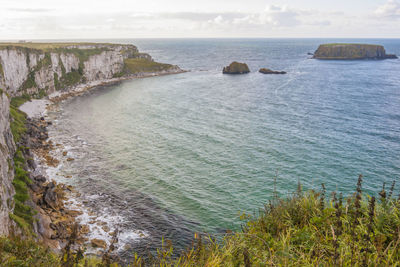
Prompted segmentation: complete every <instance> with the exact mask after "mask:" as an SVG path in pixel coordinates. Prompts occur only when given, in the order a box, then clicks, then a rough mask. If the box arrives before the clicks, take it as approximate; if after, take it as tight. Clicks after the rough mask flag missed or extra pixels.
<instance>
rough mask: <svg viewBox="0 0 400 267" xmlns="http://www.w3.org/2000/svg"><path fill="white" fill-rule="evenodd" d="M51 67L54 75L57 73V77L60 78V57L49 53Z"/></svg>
mask: <svg viewBox="0 0 400 267" xmlns="http://www.w3.org/2000/svg"><path fill="white" fill-rule="evenodd" d="M50 57H51V67H52V69H53V72H54V73H57V75H58V77H61V75H62V69H61V65H60V56H59V54H57V53H51V54H50Z"/></svg>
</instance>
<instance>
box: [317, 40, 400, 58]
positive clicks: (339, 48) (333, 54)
mask: <svg viewBox="0 0 400 267" xmlns="http://www.w3.org/2000/svg"><path fill="white" fill-rule="evenodd" d="M313 58H316V59H333V60H334V59H339V60H341V59H388V58H397V56H396V55H391V54H386V51H385V48H384V47H383V46H382V45H372V44H340V43H338V44H322V45H320V46H319V47H318V49H317V51H315V53H314V56H313Z"/></svg>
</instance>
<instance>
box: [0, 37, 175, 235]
mask: <svg viewBox="0 0 400 267" xmlns="http://www.w3.org/2000/svg"><path fill="white" fill-rule="evenodd" d="M179 72H182V70H181V69H180V68H179V67H177V66H174V65H169V64H161V63H157V62H154V61H153V59H152V58H151V56H150V55H148V54H144V53H140V52H139V51H138V49H137V48H136V47H135V46H134V45H120V44H96V43H24V44H19V43H0V236H2V235H8V234H9V233H10V231H11V229H14V226H17V225H18V226H21V225H23V224H24V222H21V221H18V219H17V220H15V218H22V219H23V217H24V214H21V210H22V211H23V210H24V209H27V210H28V209H29V206H32V207H34V205H32V201H31V200H26V198H23V197H22V195H21V196H20V197H17V199H14V198H15V197H14V195H15V196H18V194H19V193H18V190H22V191H24V190H25V191H24V194H25V195H27V194H26V188H27V186H31V187H32V186H33V187H34V188H36V189H37V188H38V186H37V185H36V186H35V185H31V184H32V183H31V182H30V181H25V180H24V179H25V177H30V175H28V176H27V175H26V173H25V172H27V171H28V172H29V168H28V167H27V166H25V165H24V164H21V163H20V162H19V163H17V160H16V158H18V156H17V157H16V155H17V154H18V152H17V151H21V150H23V151H24V153H22V154H23V155H22V156H24V157H25V160H29V158H30V157H31V156H30V152H29V149H28V148H27V145H25V144H24V143H22V144H17V145H16V143H19V141H18V139H20V137H17V136H16V135H17V134H16V133H18V132H19V130H20V129H16V128H17V127H21V128H23V129H24V128H25V126H24V124H25V125H26V124H27V122H26V121H25V119H24V118H25V117H24V114H23V113H22V112H21V111H18V109H17V107H18V106H19V105H18V104H16V105H15V104H13V105H11V107H10V101H11V99H12V98H13V97H21V96H22V97H21V98H19V99H24V98H29V97H34V98H42V97H44V96H46V95H50V94H52V93H54V92H56V91H60V92H64V93H68V92H69V91H70V90H72V89H73V88H75V87H76V86H81V85H86V84H89V83H90V82H98V81H105V82H106V81H107V80H110V79H113V80H115V78H129V77H137V76H141V75H142V74H148V75H157V74H170V73H179ZM15 99H17V98H15ZM10 110H11V111H10ZM10 112H11V113H10ZM18 118H19V119H20V120H18ZM10 121H11V122H12V123H11V125H10ZM17 121H18V122H17ZM31 128H32V127H31ZM27 129H28V130H26V129H25V130H22V131H20V132H22V133H24V132H32V130H29V129H30V128H29V127H28V128H27ZM13 133H14V136H13ZM18 135H19V134H18ZM16 137H17V138H16ZM42 141H43V140H42ZM20 154H21V153H20ZM18 155H19V154H18ZM26 155H28V156H26ZM19 160H22V161H23V160H24V159H19ZM18 168H19V169H20V170H21V172H22V173H20V175H16V174H15V173H17V172H18V171H17V172H16V169H18ZM14 176H15V177H14ZM20 176H21V177H22V178H21V177H20ZM17 178H18V179H20V180H21V179H22V180H21V181H22V182H24V184H21V181H16V180H18V179H17ZM27 179H28V178H27ZM29 179H31V178H29ZM13 181H14V183H15V184H16V185H20V187H21V188H22V189H21V188H17V187H15V188H14V186H13ZM16 189H18V190H16ZM15 191H17V193H15ZM25 204H26V205H28V206H26V205H25ZM17 206H18V207H17ZM14 208H15V210H14ZM17 208H18V209H17ZM17 213H18V215H16V214H17ZM29 216H32V215H29ZM29 216H28V217H29ZM13 218H14V219H13ZM43 218H44V217H43ZM13 220H14V221H16V222H17V223H16V224H14V223H13ZM38 220H39V221H40V220H41V218H38ZM30 223H31V222H30ZM34 228H35V229H34V230H35V231H36V232H37V234H42V236H44V233H41V232H40V228H41V225H40V224H39V226H36V227H34ZM37 228H38V229H37Z"/></svg>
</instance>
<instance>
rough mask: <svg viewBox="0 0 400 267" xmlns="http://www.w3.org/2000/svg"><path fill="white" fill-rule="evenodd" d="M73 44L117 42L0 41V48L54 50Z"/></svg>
mask: <svg viewBox="0 0 400 267" xmlns="http://www.w3.org/2000/svg"><path fill="white" fill-rule="evenodd" d="M73 45H118V44H111V43H79V42H78V43H74V42H70V43H68V42H66V43H36V42H35V43H2V42H0V48H1V47H7V46H14V47H23V48H30V49H36V50H43V51H47V50H54V49H60V48H66V47H68V46H73Z"/></svg>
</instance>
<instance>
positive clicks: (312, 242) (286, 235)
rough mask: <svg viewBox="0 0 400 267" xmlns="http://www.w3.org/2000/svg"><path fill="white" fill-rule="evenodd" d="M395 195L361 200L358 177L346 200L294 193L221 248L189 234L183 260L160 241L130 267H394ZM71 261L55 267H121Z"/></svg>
mask: <svg viewBox="0 0 400 267" xmlns="http://www.w3.org/2000/svg"><path fill="white" fill-rule="evenodd" d="M394 194H395V184H394V183H393V184H392V186H391V188H390V190H389V192H387V191H386V188H385V186H383V188H382V190H381V192H380V193H379V198H376V197H374V196H369V195H367V194H365V193H364V192H363V188H362V176H360V177H359V179H358V182H357V185H356V186H355V193H354V194H351V195H349V196H348V197H347V198H343V197H342V194H340V193H336V192H333V193H332V194H331V195H330V196H328V195H327V193H326V190H325V188H324V187H322V189H321V191H314V190H310V191H306V192H303V191H302V189H301V185H299V186H298V189H297V192H295V193H294V194H292V195H290V196H288V197H286V198H279V197H276V198H274V199H273V200H271V201H270V202H269V203H268V204H266V205H265V206H264V208H263V209H262V210H261V211H260V213H259V214H258V215H257V216H249V215H246V216H242V218H243V219H244V225H243V229H242V231H240V232H236V233H227V234H226V235H225V236H224V237H223V239H222V240H221V241H216V240H215V238H213V237H210V236H205V235H200V234H195V235H194V241H193V245H192V246H191V248H189V249H188V250H187V251H186V252H184V253H183V254H181V255H176V253H175V251H174V248H173V246H172V244H171V243H170V242H168V241H165V242H164V241H163V246H162V248H160V249H159V250H158V251H157V254H156V255H153V256H152V257H150V259H146V260H145V259H143V258H140V257H139V256H137V255H136V256H135V258H134V260H133V261H132V262H131V263H130V265H129V266H232V267H233V266H245V267H248V266H399V265H400V251H399V243H400V231H399V230H400V200H399V198H397V197H395V196H394ZM0 249H1V247H0ZM109 252H110V250H107V251H105V252H104V253H105V254H107V253H109ZM1 255H2V254H1V253H0V260H1ZM72 258H73V259H75V260H74V262H69V263H66V262H65V257H63V258H62V259H61V258H60V263H59V265H54V266H119V265H118V263H114V264H112V263H111V262H110V258H109V257H108V256H106V257H103V259H102V260H101V259H97V260H96V259H93V258H80V259H79V260H78V261H77V260H76V259H77V257H72ZM63 259H64V260H63ZM21 266H24V265H21Z"/></svg>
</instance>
